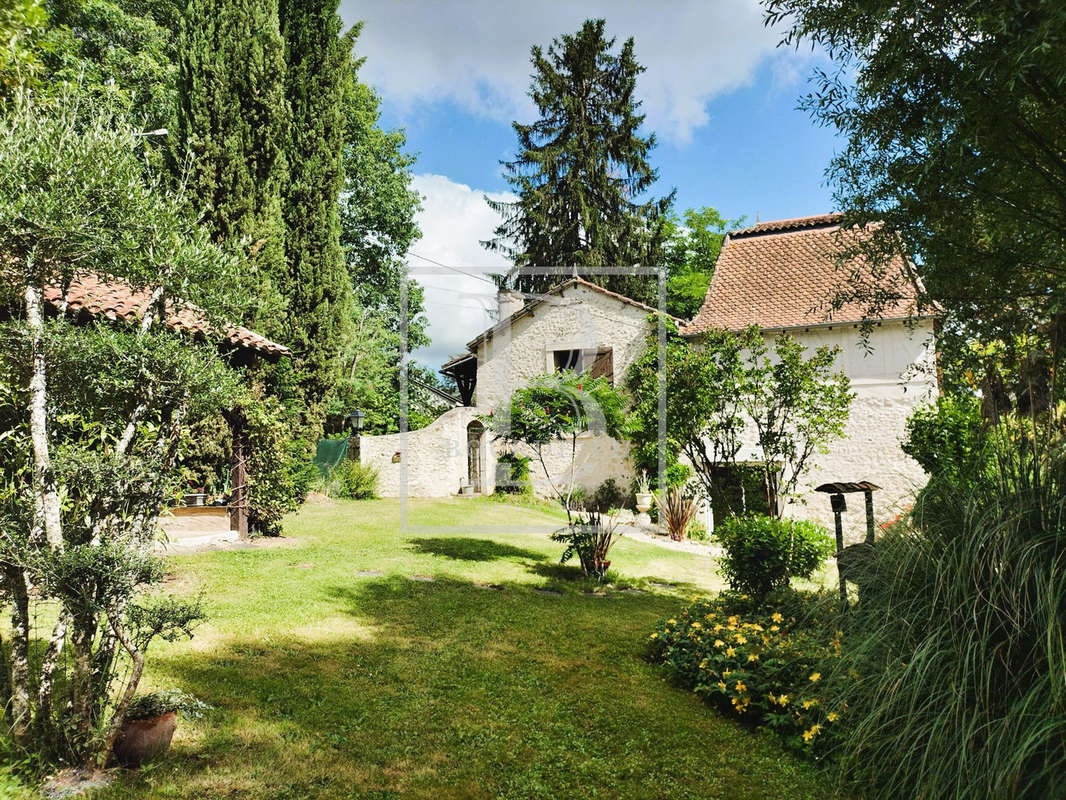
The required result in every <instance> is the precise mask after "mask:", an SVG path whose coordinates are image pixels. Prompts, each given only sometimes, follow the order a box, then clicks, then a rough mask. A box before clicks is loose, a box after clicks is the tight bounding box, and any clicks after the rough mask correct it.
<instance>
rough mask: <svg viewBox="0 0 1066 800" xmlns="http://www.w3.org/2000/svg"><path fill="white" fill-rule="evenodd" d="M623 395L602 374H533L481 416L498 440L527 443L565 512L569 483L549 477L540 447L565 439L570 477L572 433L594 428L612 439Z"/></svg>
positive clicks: (573, 449) (568, 504) (573, 446)
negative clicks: (565, 484) (505, 399)
mask: <svg viewBox="0 0 1066 800" xmlns="http://www.w3.org/2000/svg"><path fill="white" fill-rule="evenodd" d="M622 405H623V400H622V396H621V395H620V394H619V393H618V392H617V391H615V389H614V387H613V386H611V384H610V383H609V382H608V380H607V378H605V377H603V376H601V377H598V378H589V377H588V376H587V375H579V374H577V373H575V372H564V373H551V374H548V375H541V376H540V377H538V378H535V379H534V380H533V382H532V383H531V384H530V385H529V386H525V387H521V388H519V389H515V391H514V392H513V393H512V394H511V397H510V398H509V399H508V401H507V403H506V404H505V405H504V406H503V407H501V408H499V409H497V410H495V411H492V412H490V413H489V415H488V416H486V417H482V422H484V423H485V425H486V427H487V428H488V429H489V430H491V431H492V432H493V433H494V434H495V436H496V438H497V439H502V440H503V441H505V442H507V443H509V444H524V445H527V446H528V447H530V448H532V449H533V451H534V453H535V454H536V456H537V460H538V461H540V465H541V468H542V469H543V470H544V476H545V477H546V478H547V479H548V482H549V483H550V484H551V486H552V490H553V491H554V493H555V495H556V496H557V497H558V498H559V499H560V500H561V501H562V503H563V506H564V507H565V508H566V509H567V514H568V515H569V512H570V508H571V495H572V493H573V488H574V487H573V486H569V487H567V488H566V489H565V491H564V489H563V488H562V486H561V483H560V477H561V476H556V478H555V479H553V478H552V475H551V473H550V472H549V470H548V466H547V464H546V463H545V460H544V447H545V446H546V445H549V444H551V443H552V442H556V441H562V440H569V441H570V446H571V449H570V468H569V469H568V471H567V474H568V475H570V476H571V477H572V474H573V466H574V459H575V458H576V448H577V437H578V434H581V433H586V432H589V433H593V434H601V435H607V436H611V437H614V438H617V437H618V436H619V434H620V429H621V425H622Z"/></svg>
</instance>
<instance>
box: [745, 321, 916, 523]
mask: <svg viewBox="0 0 1066 800" xmlns="http://www.w3.org/2000/svg"><path fill="white" fill-rule="evenodd" d="M859 333H860V332H859V330H858V328H857V327H856V326H854V325H842V326H833V327H832V328H831V329H830V328H828V327H822V328H812V329H810V330H808V331H806V332H793V334H792V335H793V336H794V338H796V339H797V340H798V341H800V342H801V343H802V344H804V345H806V346H807V347H808V348H810V349H813V348H815V347H819V346H821V345H830V346H833V345H837V346H839V347H840V348H841V349H842V351H843V352H842V354H841V357H840V360H839V361H838V363H839V364H840V365H841V366H842V367H843V368H844V369H845V371H846V372H847V374H848V376H849V377H850V378H851V382H852V391H854V393H855V399H854V400H852V403H851V410H850V414H849V417H848V422H847V425H846V428H845V437H844V438H843V439H838V440H836V441H833V442H831V443H830V444H829V448H828V449H829V452H828V453H826V454H820V453H819V454H815V456H814V457H813V459H812V464H813V467H812V469H811V471H810V472H809V473H808V474H807V475H806V477H805V478H804V480H803V483H802V485H801V491H800V493H799V497H797V498H795V500H794V501H793V502H791V503H790V504H789V505H788V506H786V508H785V514H786V515H787V516H791V517H796V518H802V519H811V520H813V521H815V522H817V523H819V524H821V525H825V526H826V527H827V528H829V529H830V530H832V528H833V514H832V511H831V510H830V507H829V496H828V495H825V494H821V493H818V492H815V491H814V487H816V486H818V485H819V484H822V483H830V482H836V481H863V480H866V481H870V482H871V483H874V484H876V485H878V486H880V487H881V490H880V491H877V492H874V512H875V517H876V519H877V520H878V522H885V521H888V520H890V519H892V518H894V517H895V516H897V515H898V514H899V513H900V512H902V511H905V510H906V509H908V508H909V507H910V505H911V503H912V501H913V499H914V494H915V492H916V491H917V490H918V489H920V488H921V487H922V486H923V485H924V483H925V480H926V475H925V473H924V472H923V470H922V468H921V467H919V466H918V464H917V462H915V461H914V460H913V459H911V458H910V457H909V456H908V455H907V454H906V453H904V452H903V450H902V449H901V448H900V444H901V442H902V440H903V438H904V435H905V432H906V430H905V426H906V422H907V418H908V417H909V416H910V415H911V413H912V412H913V411H914V409H915V407H916V406H918V405H920V404H922V403H925V402H928V401H929V400H931V399H933V398H934V397H935V395H936V391H937V387H936V380H935V375H934V373H933V372H932V371H931V370H930V369H929V367H930V365H931V359H932V353H933V349H932V347H933V341H932V323H931V322H929V321H923V322H921V323H919V324H917V325H916V326H915V327H913V328H909V327H907V326H906V325H905V324H903V323H901V322H885V323H882V324H881V325H879V326H878V327H876V328H875V329H874V330H873V332H872V333H871V335H870V338H869V341H868V343H867V344H868V347H869V349H867V348H866V347H865V346H864V345H863V344H862V342H861V341H860V337H859ZM768 338H772V336H771V337H768ZM757 453H758V451H757V449H756V447H755V441H754V437H753V436H751V435H750V434H749V435H748V436H746V437H745V441H744V449H743V450H742V452H741V458H750V459H752V460H759V459H758V455H757ZM847 499H848V511H847V513H846V514H845V515H844V520H843V522H844V533H845V536H846V537H847V538H848V540H849V541H855V540H858V539H861V538H862V537H863V536H864V535H865V532H866V522H865V519H866V517H865V506H864V505H863V498H862V495H861V494H854V495H850V496H848V498H847Z"/></svg>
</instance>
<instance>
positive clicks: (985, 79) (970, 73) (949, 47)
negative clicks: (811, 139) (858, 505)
mask: <svg viewBox="0 0 1066 800" xmlns="http://www.w3.org/2000/svg"><path fill="white" fill-rule="evenodd" d="M767 20H768V23H769V24H777V23H784V24H785V26H786V29H787V33H786V37H785V41H786V42H787V43H789V44H796V45H799V44H800V42H802V43H803V46H805V47H806V46H809V45H811V44H813V45H814V46H816V47H823V48H825V50H826V51H827V52H828V53H830V55H831V56H832V58H833V60H834V62H835V65H834V66H835V68H833V69H828V70H825V71H821V72H819V73H817V75H816V77H815V90H814V91H813V92H812V93H811V94H810V95H809V96H807V97H806V98H805V99H804V101H803V105H804V106H805V107H806V109H807V110H809V111H810V112H811V114H812V115H813V116H814V117H815V118H817V119H818V120H819V121H820V122H823V123H825V124H828V125H831V126H833V127H835V128H836V129H837V131H838V132H839V133H840V134H841V135H842V136H843V137H844V139H845V140H846V143H847V144H846V146H844V147H843V148H842V149H841V150H840V152H839V154H838V155H837V156H836V157H835V158H834V160H833V162H832V164H831V166H830V168H829V170H828V176H829V178H830V180H831V181H832V182H833V183H834V184H835V186H836V202H837V204H838V205H839V207H841V208H843V209H845V210H846V211H847V212H848V215H847V219H848V221H849V222H855V223H858V224H864V223H868V222H873V221H875V220H876V221H878V223H879V224H880V227H878V228H877V229H876V235H875V236H874V238H873V240H872V241H870V242H869V243H867V244H866V245H865V246H861V247H859V246H858V244H859V243H856V245H857V246H856V249H860V250H862V251H863V252H864V254H865V255H867V256H868V257H869V258H870V259H871V260H872V262H873V264H874V269H873V270H872V274H868V275H863V274H861V273H858V272H854V273H853V274H852V275H851V276H850V277H851V282H852V284H851V286H849V288H848V289H847V290H846V291H845V292H844V293H842V296H841V297H839V298H838V303H840V302H845V301H846V300H847V299H848V297H849V296H850V298H852V299H854V300H857V301H859V302H863V303H865V304H866V305H867V307H868V309H869V311H868V313H869V316H870V317H872V318H877V317H878V316H879V312H880V311H882V310H885V309H887V308H890V307H891V305H892V304H893V303H894V301H895V298H897V297H898V296H899V292H900V290H905V291H908V292H913V291H914V290H915V289H917V290H918V291H919V292H920V293H921V295H922V297H923V298H924V300H925V301H926V302H927V303H933V302H935V303H936V305H937V307H938V308H939V309H940V310H941V311H942V312H943V313H944V314H945V319H944V323H943V325H942V326H941V327H940V330H939V331H938V333H937V340H938V341H937V346H938V349H939V350H940V352H941V353H948V352H952V353H958V352H959V351H960V350H964V349H965V348H966V347H968V346H969V342H970V341H971V340H972V339H974V338H976V339H978V340H980V341H986V342H987V341H992V340H994V339H1003V340H1009V339H1010V338H1011V337H1012V336H1013V335H1014V334H1015V333H1017V332H1023V331H1032V330H1035V329H1039V328H1040V327H1042V325H1043V324H1046V323H1048V322H1050V321H1053V320H1056V318H1057V317H1059V316H1060V315H1061V313H1062V311H1063V303H1062V297H1063V294H1062V272H1061V270H1059V269H1058V268H1048V265H1054V264H1062V263H1064V262H1066V238H1064V237H1063V231H1062V227H1061V224H1060V223H1059V222H1058V220H1062V219H1064V218H1066V193H1063V191H1062V186H1063V185H1064V183H1066V160H1064V159H1063V158H1062V153H1063V152H1064V151H1066V103H1064V102H1063V98H1064V95H1063V84H1062V75H1063V74H1066V47H1064V46H1063V41H1064V38H1066V6H1063V4H1062V3H1056V2H1041V1H1039V0H1038V1H1037V2H1021V3H981V2H966V3H958V2H954V0H933V2H931V3H930V2H922V1H919V0H905V1H904V2H900V3H896V2H885V0H859V1H858V2H853V3H825V2H821V0H772V1H771V2H769V3H767ZM900 255H903V256H905V258H906V263H907V264H908V265H909V267H908V268H905V269H902V270H901V261H900V259H899V256H900ZM1056 324H1061V320H1059V322H1057V323H1056ZM1059 341H1060V342H1061V341H1062V340H1061V338H1060V339H1059Z"/></svg>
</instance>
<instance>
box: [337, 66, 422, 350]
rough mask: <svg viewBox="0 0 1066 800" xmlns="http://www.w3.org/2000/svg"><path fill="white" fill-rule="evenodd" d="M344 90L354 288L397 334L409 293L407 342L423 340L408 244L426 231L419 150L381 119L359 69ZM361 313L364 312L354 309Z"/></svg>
mask: <svg viewBox="0 0 1066 800" xmlns="http://www.w3.org/2000/svg"><path fill="white" fill-rule="evenodd" d="M356 68H357V65H355V64H353V65H352V67H351V69H352V71H353V77H352V81H351V83H350V84H349V87H348V91H347V93H346V95H345V97H344V101H343V102H344V113H345V119H346V121H347V122H346V124H347V127H346V132H345V147H344V191H343V193H342V194H341V198H340V203H341V232H342V238H341V241H342V244H343V245H344V250H345V258H346V259H347V264H348V273H349V275H350V276H351V281H352V291H353V292H354V293H355V299H356V305H357V306H358V307H359V309H360V310H363V309H365V310H368V311H370V312H371V313H376V314H381V315H382V317H381V321H382V322H383V323H384V324H385V325H386V326H387V328H388V330H389V331H391V332H392V333H394V334H398V333H399V332H400V324H401V320H402V318H401V316H400V310H401V305H402V296H403V293H404V291H406V293H407V320H406V323H407V337H408V349H411V350H414V349H417V348H418V347H421V346H423V345H425V344H428V341H429V340H428V339H426V338H425V326H426V321H425V319H424V318H423V317H421V316H420V314H421V312H422V310H423V299H422V298H423V291H422V286H421V284H419V283H418V281H416V280H414V279H412V278H409V277H408V275H407V268H406V262H405V255H406V254H407V250H408V248H410V246H411V245H412V244H413V243H414V242H415V241H417V240H418V238H419V236H420V235H421V232H420V231H419V229H418V225H417V223H416V222H415V215H416V214H417V213H418V211H419V210H420V209H421V207H422V205H421V198H420V197H419V195H418V193H417V192H416V191H414V190H413V189H412V188H411V166H412V165H413V164H414V161H415V157H414V156H412V155H409V154H407V153H405V152H404V147H405V146H406V143H407V139H406V136H405V135H404V132H403V131H402V130H390V131H386V130H383V129H382V128H381V127H380V125H379V120H380V117H381V108H380V107H381V98H380V97H379V96H378V95H377V94H376V93H375V91H374V90H373V89H372V88H371V87H370V86H367V85H366V84H364V83H360V82H359V81H358V80H357V79H356V77H355V74H354V73H355V70H356ZM356 319H358V315H357V317H356Z"/></svg>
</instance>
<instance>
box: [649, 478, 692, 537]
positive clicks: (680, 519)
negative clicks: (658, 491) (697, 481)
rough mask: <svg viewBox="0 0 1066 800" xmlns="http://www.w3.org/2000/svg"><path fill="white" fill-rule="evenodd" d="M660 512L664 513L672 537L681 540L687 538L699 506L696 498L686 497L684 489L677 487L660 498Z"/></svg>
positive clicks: (658, 502)
mask: <svg viewBox="0 0 1066 800" xmlns="http://www.w3.org/2000/svg"><path fill="white" fill-rule="evenodd" d="M656 505H658V506H659V513H660V514H662V518H663V522H664V523H666V529H667V530H668V531H669V532H670V538H671V539H673V540H674V541H675V542H680V541H681V540H682V539H684V538H685V533H687V532H688V527H689V525H690V524H691V523H692V518H693V517H694V516H696V511H697V510H698V507H697V505H696V500H695V499H694V498H692V497H685V494H684V491H683V490H682V489H679V488H676V487H673V486H672V487H670V488H669V489H667V490H666V496H665V497H663V498H661V499H658V501H657V503H656Z"/></svg>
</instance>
